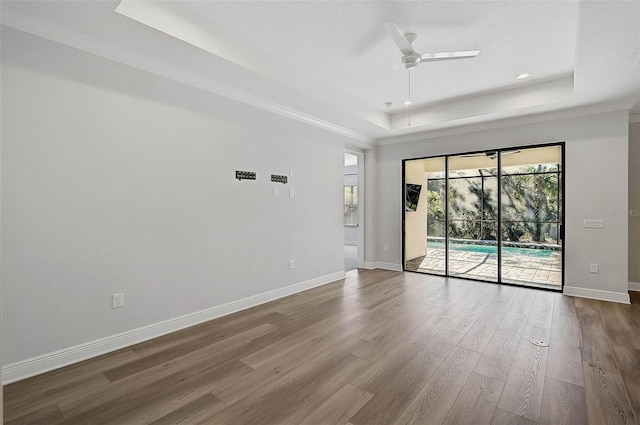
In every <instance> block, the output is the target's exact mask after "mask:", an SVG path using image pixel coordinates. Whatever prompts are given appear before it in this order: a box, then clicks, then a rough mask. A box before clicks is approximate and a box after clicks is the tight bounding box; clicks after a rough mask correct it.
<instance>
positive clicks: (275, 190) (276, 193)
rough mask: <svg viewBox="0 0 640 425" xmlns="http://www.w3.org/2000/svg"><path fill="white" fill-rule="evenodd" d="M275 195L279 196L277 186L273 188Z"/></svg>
mask: <svg viewBox="0 0 640 425" xmlns="http://www.w3.org/2000/svg"><path fill="white" fill-rule="evenodd" d="M273 196H274V197H276V196H278V188H277V187H274V188H273Z"/></svg>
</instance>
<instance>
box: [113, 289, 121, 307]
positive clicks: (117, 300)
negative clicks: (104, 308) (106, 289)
mask: <svg viewBox="0 0 640 425" xmlns="http://www.w3.org/2000/svg"><path fill="white" fill-rule="evenodd" d="M122 307H124V293H122V292H120V293H117V294H113V295H111V308H122Z"/></svg>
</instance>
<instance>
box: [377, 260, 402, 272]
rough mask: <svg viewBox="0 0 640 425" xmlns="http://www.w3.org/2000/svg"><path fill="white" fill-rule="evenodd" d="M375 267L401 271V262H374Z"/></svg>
mask: <svg viewBox="0 0 640 425" xmlns="http://www.w3.org/2000/svg"><path fill="white" fill-rule="evenodd" d="M376 268H377V269H384V270H392V271H394V272H401V271H402V265H401V264H395V263H384V262H382V261H378V262H376Z"/></svg>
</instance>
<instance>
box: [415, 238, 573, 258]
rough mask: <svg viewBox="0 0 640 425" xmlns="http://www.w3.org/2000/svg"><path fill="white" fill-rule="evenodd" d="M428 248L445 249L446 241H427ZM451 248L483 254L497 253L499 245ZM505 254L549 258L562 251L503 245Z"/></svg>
mask: <svg viewBox="0 0 640 425" xmlns="http://www.w3.org/2000/svg"><path fill="white" fill-rule="evenodd" d="M427 248H433V249H445V246H444V242H441V241H427ZM449 250H451V251H464V252H480V253H483V254H497V253H498V247H497V246H496V245H476V244H467V243H456V242H450V243H449ZM502 253H503V254H511V255H520V256H524V257H537V258H547V257H551V256H553V255H554V253H555V255H559V254H560V251H554V250H552V249H535V248H515V247H512V246H503V247H502Z"/></svg>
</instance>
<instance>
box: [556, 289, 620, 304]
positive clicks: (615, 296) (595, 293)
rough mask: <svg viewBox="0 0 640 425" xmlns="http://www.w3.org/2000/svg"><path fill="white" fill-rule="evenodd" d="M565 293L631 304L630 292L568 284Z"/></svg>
mask: <svg viewBox="0 0 640 425" xmlns="http://www.w3.org/2000/svg"><path fill="white" fill-rule="evenodd" d="M562 292H563V293H564V294H565V295H570V296H572V297H581V298H591V299H593V300H601V301H611V302H614V303H622V304H631V299H630V298H629V294H628V293H620V292H611V291H601V290H599V289H588V288H578V287H575V286H566V285H565V287H564V290H563V291H562Z"/></svg>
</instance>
